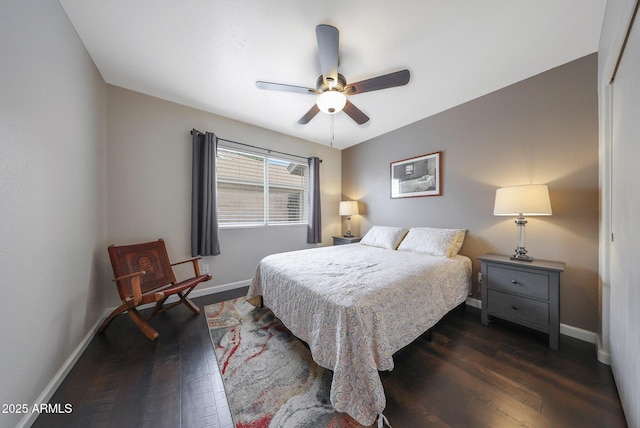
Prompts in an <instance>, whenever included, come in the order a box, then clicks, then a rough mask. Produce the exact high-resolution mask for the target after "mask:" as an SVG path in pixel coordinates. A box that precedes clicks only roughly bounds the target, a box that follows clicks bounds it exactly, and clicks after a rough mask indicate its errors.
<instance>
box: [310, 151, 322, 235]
mask: <svg viewBox="0 0 640 428" xmlns="http://www.w3.org/2000/svg"><path fill="white" fill-rule="evenodd" d="M320 218H321V215H320V159H319V158H317V157H312V158H309V225H308V226H307V243H308V244H318V243H320V242H322V222H321V220H320Z"/></svg>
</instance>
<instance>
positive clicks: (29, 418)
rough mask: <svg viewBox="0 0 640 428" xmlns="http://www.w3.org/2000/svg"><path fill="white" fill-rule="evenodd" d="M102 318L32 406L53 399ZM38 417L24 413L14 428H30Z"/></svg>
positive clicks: (32, 413)
mask: <svg viewBox="0 0 640 428" xmlns="http://www.w3.org/2000/svg"><path fill="white" fill-rule="evenodd" d="M104 318H105V316H102V317H100V318H98V321H96V323H95V324H94V325H93V326H92V327H91V328H90V329H89V332H88V333H87V334H86V335H85V337H84V338H83V339H82V341H81V342H80V344H78V346H77V347H76V349H74V351H73V352H72V353H71V355H70V356H69V358H67V361H65V362H64V364H63V365H62V367H60V370H58V372H57V373H56V374H55V375H54V376H53V378H52V379H51V381H50V382H49V383H48V384H47V386H45V388H44V390H43V391H42V393H40V395H39V396H38V398H36V400H35V401H34V404H41V403H48V402H49V400H50V399H51V397H53V394H54V393H55V392H56V390H57V389H58V387H59V386H60V384H61V383H62V381H63V380H64V378H65V377H67V375H68V374H69V372H70V371H71V369H72V368H73V366H74V365H75V363H76V362H77V361H78V359H80V356H81V355H82V353H83V352H84V350H85V349H87V346H89V343H90V342H91V339H93V336H95V334H96V331H97V330H98V327H99V326H100V323H102V320H103V319H104ZM38 416H40V414H39V413H38V412H28V413H26V414H25V415H24V417H23V418H22V419H20V421H19V422H18V424H17V425H16V428H23V427H24V428H27V427H30V426H31V425H33V423H34V422H35V421H36V419H37V418H38Z"/></svg>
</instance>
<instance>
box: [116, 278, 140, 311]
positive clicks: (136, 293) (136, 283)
mask: <svg viewBox="0 0 640 428" xmlns="http://www.w3.org/2000/svg"><path fill="white" fill-rule="evenodd" d="M146 273H147V272H146V271H143V270H141V271H139V272H134V273H130V274H128V275H122V276H119V277H117V278H114V279H113V280H114V281H116V282H117V281H121V280H123V279H127V278H131V291H132V292H133V302H131V301H130V300H127V304H128V305H129V307H135V306H138V305H139V304H140V302H142V289H141V288H140V276H141V275H144V274H146Z"/></svg>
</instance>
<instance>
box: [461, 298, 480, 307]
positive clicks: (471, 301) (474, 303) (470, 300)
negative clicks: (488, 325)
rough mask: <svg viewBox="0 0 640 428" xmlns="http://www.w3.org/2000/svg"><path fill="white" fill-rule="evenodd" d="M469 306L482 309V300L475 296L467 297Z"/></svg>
mask: <svg viewBox="0 0 640 428" xmlns="http://www.w3.org/2000/svg"><path fill="white" fill-rule="evenodd" d="M465 303H466V304H467V306H471V307H472V308H478V309H482V300H480V299H474V298H473V297H467V301H466V302H465Z"/></svg>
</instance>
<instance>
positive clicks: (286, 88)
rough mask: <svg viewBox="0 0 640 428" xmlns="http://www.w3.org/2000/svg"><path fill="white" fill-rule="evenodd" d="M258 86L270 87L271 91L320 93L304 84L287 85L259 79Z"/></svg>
mask: <svg viewBox="0 0 640 428" xmlns="http://www.w3.org/2000/svg"><path fill="white" fill-rule="evenodd" d="M256 86H257V87H258V89H268V90H271V91H282V92H296V93H298V94H307V95H316V94H317V93H318V91H317V90H315V89H311V88H305V87H304V86H294V85H285V84H283V83H271V82H261V81H257V82H256Z"/></svg>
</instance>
